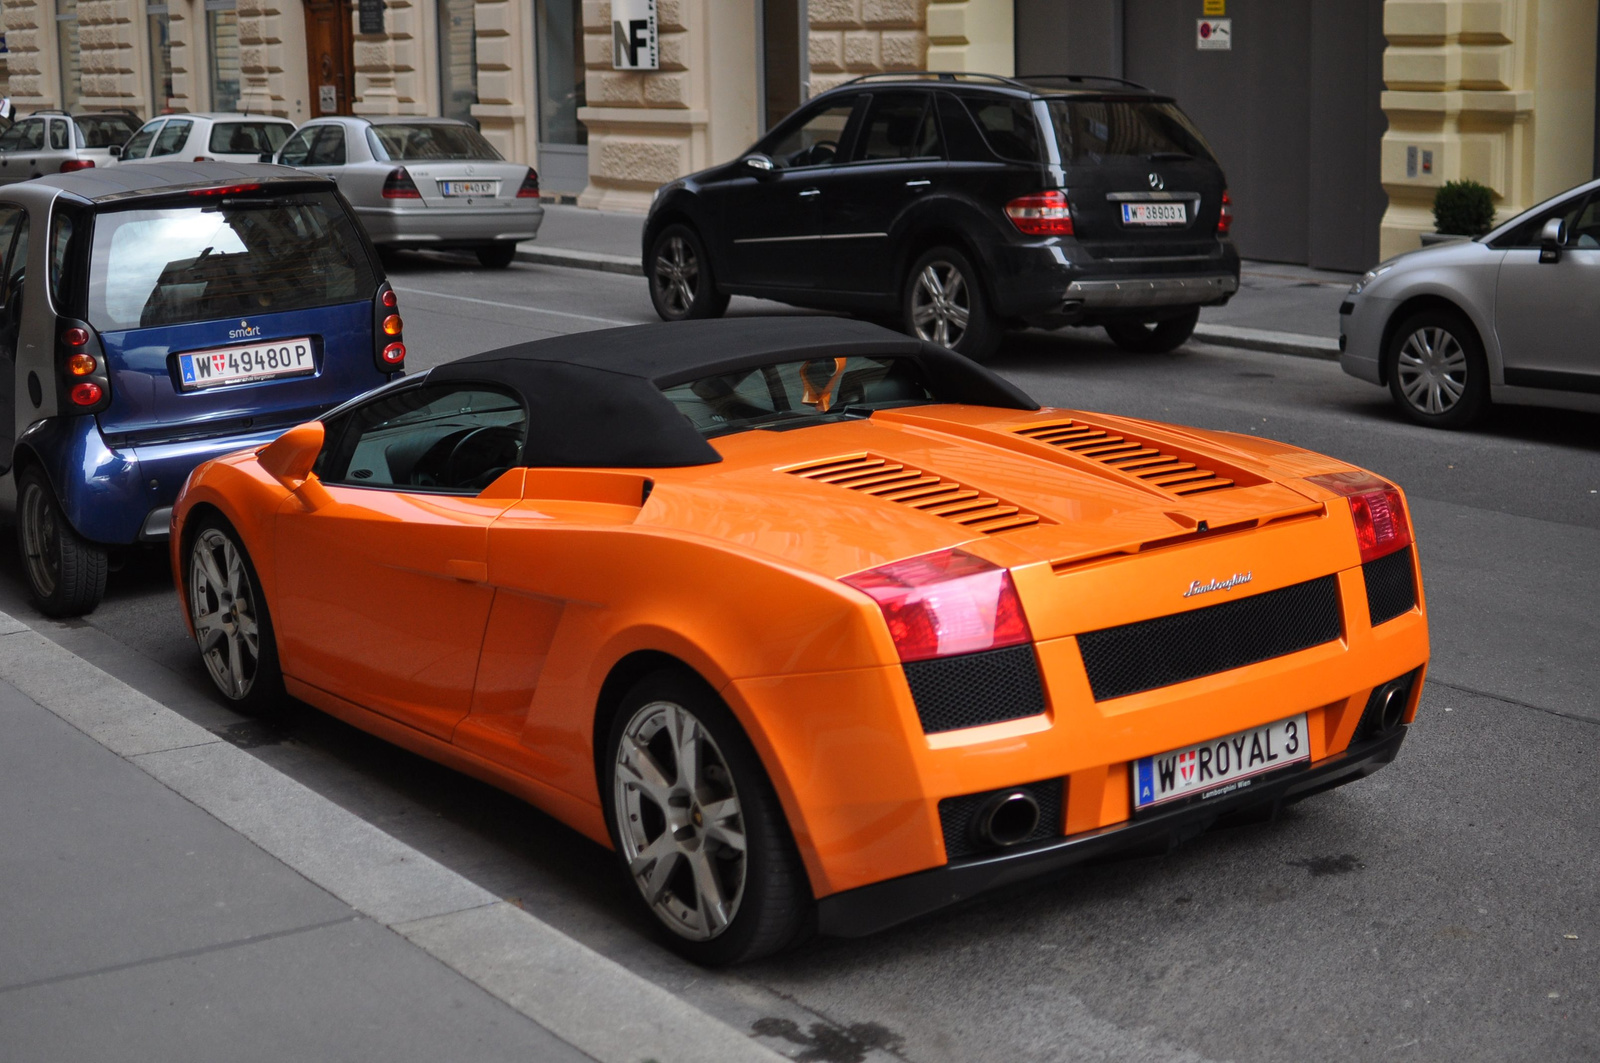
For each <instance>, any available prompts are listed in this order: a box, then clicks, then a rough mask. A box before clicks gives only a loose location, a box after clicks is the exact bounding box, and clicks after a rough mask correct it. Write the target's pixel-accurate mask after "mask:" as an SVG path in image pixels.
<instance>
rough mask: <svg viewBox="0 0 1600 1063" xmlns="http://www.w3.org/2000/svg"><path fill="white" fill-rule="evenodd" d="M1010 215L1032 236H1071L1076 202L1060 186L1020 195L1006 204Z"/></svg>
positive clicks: (1016, 224) (1020, 227)
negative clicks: (1073, 203) (1070, 199)
mask: <svg viewBox="0 0 1600 1063" xmlns="http://www.w3.org/2000/svg"><path fill="white" fill-rule="evenodd" d="M1006 217H1008V218H1010V219H1011V224H1012V225H1015V226H1016V227H1017V231H1019V232H1024V233H1027V234H1028V235H1029V236H1071V235H1072V205H1071V204H1070V203H1068V202H1067V194H1066V193H1065V192H1063V191H1061V190H1060V189H1058V188H1052V189H1051V190H1050V191H1048V192H1034V193H1033V194H1032V195H1027V196H1018V197H1017V198H1016V199H1013V200H1012V201H1011V202H1010V203H1007V204H1006Z"/></svg>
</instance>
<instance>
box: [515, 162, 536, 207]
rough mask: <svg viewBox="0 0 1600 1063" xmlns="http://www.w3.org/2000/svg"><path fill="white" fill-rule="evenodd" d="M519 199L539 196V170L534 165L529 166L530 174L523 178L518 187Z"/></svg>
mask: <svg viewBox="0 0 1600 1063" xmlns="http://www.w3.org/2000/svg"><path fill="white" fill-rule="evenodd" d="M517 198H518V199H538V198H539V171H537V170H535V169H534V168H533V167H532V166H530V167H528V176H526V177H524V178H523V179H522V184H521V186H519V187H518V188H517Z"/></svg>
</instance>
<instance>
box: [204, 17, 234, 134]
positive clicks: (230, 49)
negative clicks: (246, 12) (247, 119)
mask: <svg viewBox="0 0 1600 1063" xmlns="http://www.w3.org/2000/svg"><path fill="white" fill-rule="evenodd" d="M236 7H237V0H206V41H207V43H208V44H209V45H210V46H211V109H212V110H213V111H237V110H238V109H239V12H238V11H237V10H235V8H236Z"/></svg>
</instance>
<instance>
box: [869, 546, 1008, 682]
mask: <svg viewBox="0 0 1600 1063" xmlns="http://www.w3.org/2000/svg"><path fill="white" fill-rule="evenodd" d="M842 582H844V583H847V584H849V585H850V586H852V587H854V588H855V589H856V590H858V591H861V592H863V593H865V594H866V595H867V596H869V597H870V598H872V600H873V601H875V602H877V603H878V608H879V609H880V610H881V611H882V612H883V619H884V621H885V622H886V623H888V625H889V635H890V637H891V638H893V639H894V645H895V649H896V650H898V651H899V653H900V660H902V661H905V662H911V661H926V660H929V659H931V658H934V657H951V656H954V655H956V654H961V653H977V652H979V651H981V650H996V649H1000V648H1002V647H1005V646H1017V645H1021V644H1023V643H1027V642H1030V641H1032V639H1033V635H1032V633H1031V632H1030V631H1029V630H1028V618H1027V617H1026V616H1024V615H1023V612H1022V600H1021V599H1020V598H1018V597H1017V588H1016V586H1015V585H1014V584H1013V583H1012V582H1011V573H1010V572H1008V571H1007V570H1005V569H1003V568H1001V567H1000V566H998V565H993V564H990V563H989V562H988V561H985V560H983V558H981V557H974V556H973V555H972V554H969V553H967V552H966V551H964V550H941V551H939V552H938V553H934V554H923V555H922V556H920V557H911V558H907V559H906V560H904V561H895V562H892V563H890V564H887V565H883V566H880V567H878V568H869V569H867V570H866V571H865V572H857V573H855V574H854V575H851V576H846V577H844V579H843V581H842Z"/></svg>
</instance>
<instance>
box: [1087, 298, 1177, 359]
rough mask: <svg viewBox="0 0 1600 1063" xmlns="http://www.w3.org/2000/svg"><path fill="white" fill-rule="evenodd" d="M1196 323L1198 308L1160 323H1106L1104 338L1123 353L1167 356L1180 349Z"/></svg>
mask: <svg viewBox="0 0 1600 1063" xmlns="http://www.w3.org/2000/svg"><path fill="white" fill-rule="evenodd" d="M1199 320H1200V308H1199V307H1198V306H1196V307H1191V308H1190V309H1188V310H1185V311H1184V312H1183V313H1181V314H1179V315H1178V316H1176V317H1169V318H1164V319H1162V320H1160V321H1151V322H1148V323H1147V322H1144V321H1108V322H1106V335H1107V336H1110V337H1111V342H1112V343H1115V344H1116V345H1117V346H1118V347H1121V348H1122V349H1123V350H1125V351H1132V352H1133V353H1135V354H1166V353H1167V352H1168V351H1175V350H1177V349H1178V348H1179V347H1182V346H1183V345H1184V343H1186V342H1187V341H1188V339H1189V337H1190V336H1192V335H1194V326H1195V324H1196V323H1197V322H1198V321H1199Z"/></svg>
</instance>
